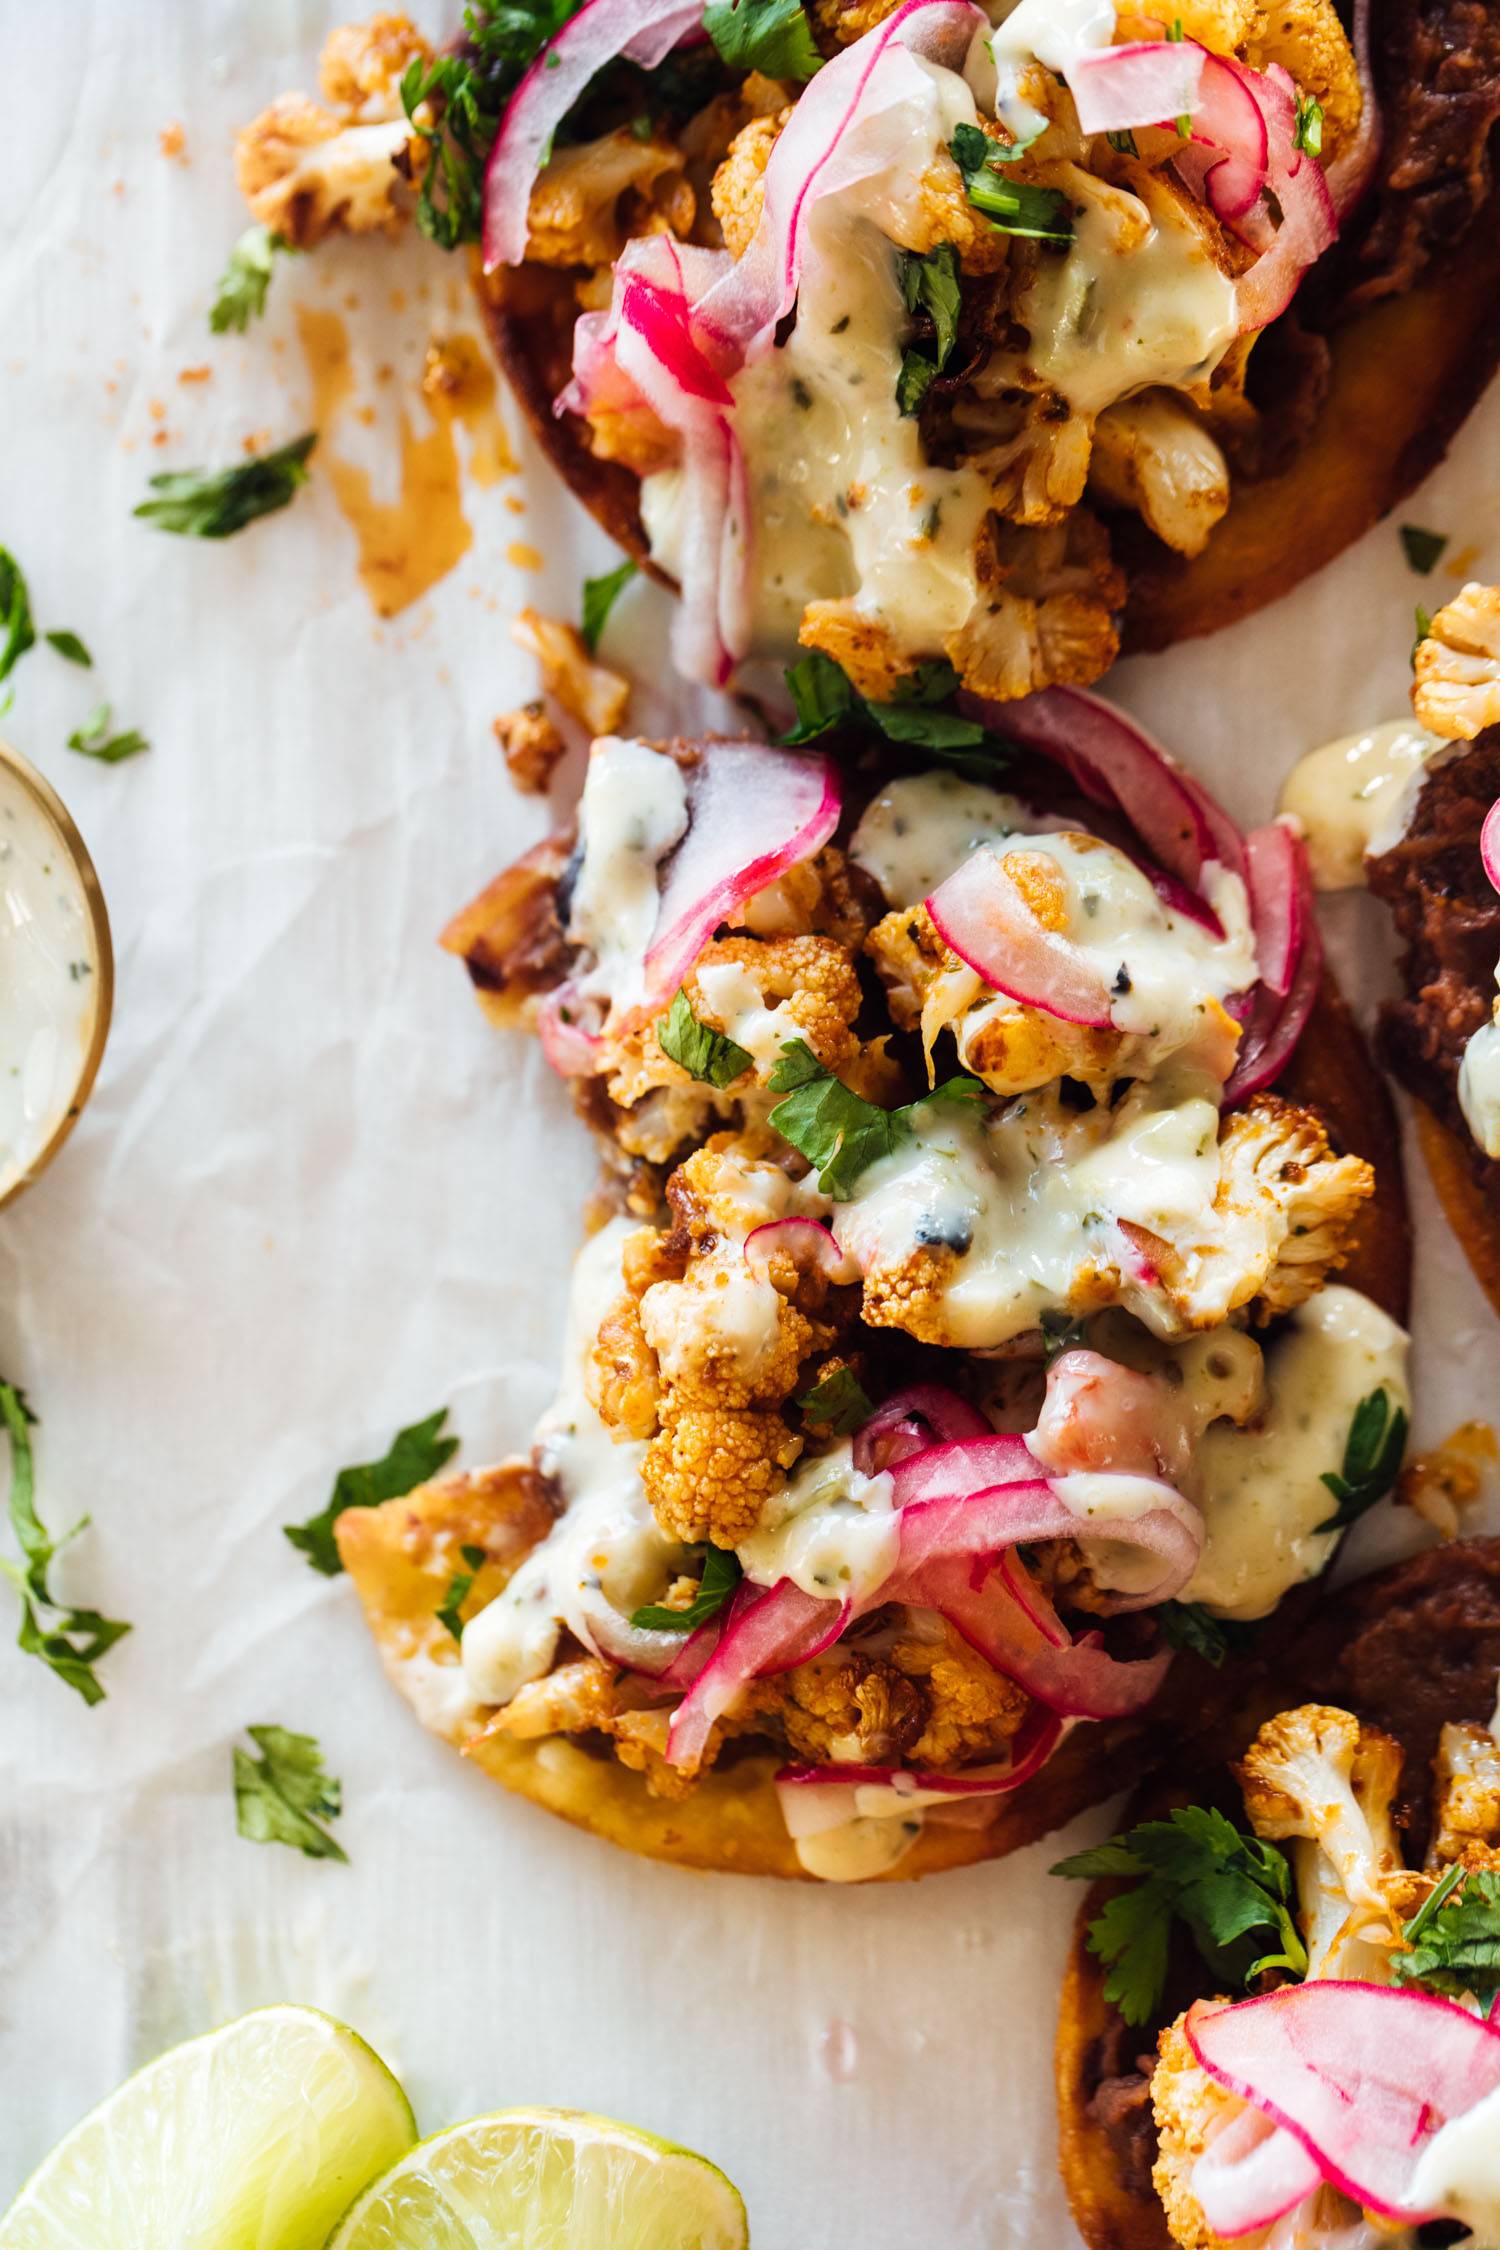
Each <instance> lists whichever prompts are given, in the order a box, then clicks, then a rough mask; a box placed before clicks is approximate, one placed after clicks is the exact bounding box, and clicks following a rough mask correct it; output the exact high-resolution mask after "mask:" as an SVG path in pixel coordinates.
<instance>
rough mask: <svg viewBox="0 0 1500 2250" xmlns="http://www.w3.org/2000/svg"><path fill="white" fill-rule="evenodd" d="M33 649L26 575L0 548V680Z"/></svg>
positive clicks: (33, 642)
mask: <svg viewBox="0 0 1500 2250" xmlns="http://www.w3.org/2000/svg"><path fill="white" fill-rule="evenodd" d="M35 645H36V627H35V626H34V625H33V624H32V622H31V594H30V591H29V589H28V587H27V584H26V574H25V572H24V571H23V570H22V568H21V566H20V564H19V563H18V562H17V561H16V558H15V556H14V555H13V554H12V553H11V552H10V550H9V548H7V547H0V680H3V679H6V678H7V677H8V676H9V674H10V673H11V672H12V671H13V670H14V669H15V667H16V665H17V664H18V663H19V662H20V660H21V658H22V657H23V656H24V655H25V654H26V651H27V650H28V649H29V648H34V647H35Z"/></svg>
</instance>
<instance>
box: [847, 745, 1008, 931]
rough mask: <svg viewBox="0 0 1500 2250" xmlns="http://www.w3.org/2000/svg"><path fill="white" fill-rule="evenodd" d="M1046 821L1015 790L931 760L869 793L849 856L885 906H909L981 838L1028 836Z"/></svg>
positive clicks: (987, 840)
mask: <svg viewBox="0 0 1500 2250" xmlns="http://www.w3.org/2000/svg"><path fill="white" fill-rule="evenodd" d="M1047 825H1048V823H1047V821H1046V820H1045V819H1043V818H1041V817H1039V816H1038V815H1037V814H1036V813H1034V812H1033V811H1032V810H1031V808H1030V806H1029V805H1025V804H1023V803H1022V801H1021V799H1020V798H1019V797H1010V796H1006V795H1005V794H1004V792H1003V791H1001V790H998V789H987V788H986V787H985V786H984V784H983V782H979V781H966V780H964V778H963V776H962V775H961V774H956V773H945V772H944V771H943V769H942V768H941V767H935V768H934V769H933V770H932V771H931V772H930V773H912V774H905V775H903V776H902V778H901V779H900V780H899V781H893V782H892V783H891V784H890V785H889V787H888V788H885V789H882V790H881V792H880V794H879V796H878V797H874V798H872V799H871V801H870V803H869V805H868V806H867V807H866V809H865V812H864V814H863V816H862V817H861V820H860V823H859V826H858V827H857V828H856V829H855V831H854V835H853V837H852V839H851V841H850V845H849V856H850V858H851V859H854V860H856V861H857V862H858V863H859V865H860V866H861V867H863V868H864V869H865V871H866V872H867V873H868V874H870V875H873V876H874V878H875V880H876V882H877V883H878V884H879V885H880V888H881V889H882V891H884V893H885V896H886V901H887V903H888V904H889V905H891V906H915V905H916V904H917V901H918V900H919V899H924V898H926V897H927V896H928V895H929V893H930V892H932V891H935V890H936V889H937V887H938V885H939V883H941V882H942V880H943V878H944V876H946V875H951V874H952V873H953V871H954V869H955V868H956V867H959V866H960V865H961V864H962V863H963V861H964V860H966V859H967V858H968V856H969V854H970V852H972V851H976V850H977V849H978V847H979V846H980V845H981V844H989V843H995V842H999V841H1001V840H1003V839H1004V838H1005V837H1007V836H1014V835H1029V834H1031V833H1032V832H1034V831H1035V830H1038V829H1042V828H1045V827H1046V826H1047Z"/></svg>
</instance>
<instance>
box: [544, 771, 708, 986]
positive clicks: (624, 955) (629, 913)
mask: <svg viewBox="0 0 1500 2250" xmlns="http://www.w3.org/2000/svg"><path fill="white" fill-rule="evenodd" d="M578 819H579V831H578V832H579V844H580V847H581V853H582V857H581V861H580V865H579V869H578V877H577V880H576V882H575V883H574V885H573V897H572V901H571V904H570V907H569V912H568V936H569V938H570V939H571V940H572V942H573V943H574V944H575V945H578V946H583V947H585V948H586V949H587V950H588V951H589V952H591V953H592V954H593V955H594V966H593V967H592V968H591V969H590V970H589V971H588V972H587V974H586V975H585V976H584V977H583V978H581V979H580V984H581V986H582V988H583V990H585V991H586V992H590V993H595V994H598V995H599V996H600V997H601V998H603V999H606V1000H608V1001H610V1002H612V1003H613V1005H614V1006H615V1008H616V1009H617V1010H620V1011H624V1010H625V1009H628V1008H631V1007H634V1006H635V1005H636V1004H637V1003H638V1002H639V1001H640V1000H641V999H642V997H643V996H644V993H645V959H646V948H647V946H648V945H649V944H650V942H651V933H652V931H653V930H654V929H655V927H656V915H657V907H658V905H659V903H660V893H659V889H658V884H657V869H658V867H659V866H660V865H661V862H662V860H663V859H664V858H665V857H666V855H667V853H668V852H669V851H670V850H671V849H672V846H673V845H674V844H675V843H677V842H678V841H679V840H680V839H681V837H682V835H683V834H684V832H685V831H686V828H687V824H688V806H687V789H686V786H685V785H684V782H683V778H682V772H681V769H680V767H679V766H678V765H677V763H676V761H675V759H672V758H665V757H663V756H662V754H661V752H660V751H659V750H654V749H653V748H652V747H651V746H650V744H649V743H645V742H631V741H622V740H621V739H620V738H619V737H618V736H615V735H606V736H604V738H603V739H602V740H601V741H598V742H596V743H595V744H594V747H593V750H592V752H591V753H590V756H589V770H588V776H587V779H586V780H585V782H584V785H583V801H582V803H581V805H580V806H579V814H578Z"/></svg>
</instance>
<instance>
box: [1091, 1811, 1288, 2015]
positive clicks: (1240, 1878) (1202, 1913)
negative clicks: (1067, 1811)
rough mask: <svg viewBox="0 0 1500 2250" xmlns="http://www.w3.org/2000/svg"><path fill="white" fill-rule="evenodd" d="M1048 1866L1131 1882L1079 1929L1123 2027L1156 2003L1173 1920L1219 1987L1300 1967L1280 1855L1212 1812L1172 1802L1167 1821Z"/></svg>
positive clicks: (1283, 1858)
mask: <svg viewBox="0 0 1500 2250" xmlns="http://www.w3.org/2000/svg"><path fill="white" fill-rule="evenodd" d="M1051 1872H1052V1873H1053V1874H1054V1875H1066V1876H1070V1877H1073V1878H1075V1879H1078V1880H1082V1881H1089V1882H1091V1881H1093V1880H1094V1879H1095V1878H1096V1877H1099V1876H1119V1877H1123V1878H1124V1879H1125V1880H1126V1881H1128V1882H1129V1883H1130V1885H1131V1888H1130V1889H1129V1890H1123V1891H1118V1892H1116V1894H1115V1896H1114V1897H1113V1898H1111V1899H1109V1900H1108V1901H1107V1903H1106V1904H1105V1906H1104V1908H1103V1909H1102V1911H1101V1912H1100V1913H1099V1914H1097V1915H1096V1916H1095V1917H1094V1919H1093V1921H1092V1922H1090V1924H1089V1926H1088V1945H1089V1951H1090V1952H1091V1953H1094V1954H1096V1955H1097V1956H1098V1958H1099V1959H1100V1960H1101V1961H1102V1962H1103V1963H1104V1964H1105V1966H1106V1968H1107V1969H1108V1972H1109V1974H1108V1976H1107V1977H1106V1979H1105V1985H1104V1997H1105V1998H1106V2000H1112V2001H1113V2002H1114V2004H1115V2005H1116V2007H1118V2009H1119V2011H1120V2013H1121V2015H1122V2016H1123V2017H1124V2018H1125V2021H1126V2022H1127V2023H1129V2024H1143V2023H1147V2022H1149V2021H1150V2019H1151V2017H1152V2015H1153V2014H1154V2013H1155V2011H1156V2009H1157V2008H1158V2007H1159V2006H1160V2004H1161V1998H1162V1993H1163V1991H1164V1990H1165V1987H1166V1979H1167V1960H1168V1946H1169V1942H1170V1938H1171V1930H1172V1923H1173V1920H1174V1919H1176V1920H1178V1921H1181V1922H1183V1923H1185V1924H1186V1926H1187V1928H1188V1930H1189V1932H1190V1933H1191V1935H1192V1939H1193V1943H1194V1944H1195V1945H1196V1946H1197V1948H1198V1951H1199V1953H1200V1954H1201V1955H1202V1957H1203V1959H1204V1961H1205V1962H1206V1963H1207V1965H1208V1967H1209V1968H1210V1969H1211V1970H1212V1971H1213V1974H1214V1975H1215V1977H1216V1978H1219V1979H1220V1980H1222V1981H1223V1982H1224V1983H1226V1984H1231V1985H1238V1986H1240V1987H1244V1986H1246V1985H1248V1984H1249V1983H1250V1982H1251V1981H1252V1979H1253V1978H1255V1977H1257V1976H1259V1975H1260V1973H1261V1971H1262V1970H1264V1969H1289V1970H1290V1971H1291V1972H1292V1974H1293V1975H1294V1976H1301V1975H1302V1974H1303V1972H1304V1971H1305V1970H1306V1967H1307V1953H1306V1950H1305V1948H1304V1946H1303V1943H1302V1940H1301V1938H1300V1936H1299V1935H1298V1933H1297V1926H1296V1923H1295V1922H1294V1921H1293V1919H1292V1912H1291V1900H1292V1895H1293V1894H1292V1873H1291V1868H1290V1866H1289V1865H1288V1863H1287V1859H1286V1855H1285V1854H1284V1853H1283V1852H1279V1851H1278V1850H1277V1849H1276V1846H1275V1845H1274V1844H1266V1843H1262V1842H1261V1841H1260V1839H1259V1838H1258V1837H1254V1836H1244V1835H1242V1834H1241V1833H1240V1831H1239V1829H1237V1828H1236V1827H1235V1826H1234V1825H1233V1823H1232V1822H1230V1821H1228V1820H1226V1819H1225V1817H1224V1815H1223V1814H1222V1813H1221V1812H1213V1811H1210V1810H1208V1809H1206V1808H1205V1807H1203V1806H1201V1805H1180V1806H1179V1807H1178V1808H1177V1809H1176V1810H1175V1811H1174V1812H1173V1813H1172V1814H1171V1815H1170V1817H1169V1818H1168V1819H1166V1820H1148V1821H1145V1822H1143V1823H1142V1824H1141V1826H1139V1827H1138V1828H1132V1829H1130V1830H1129V1831H1128V1833H1127V1834H1125V1835H1121V1836H1114V1837H1111V1839H1110V1841H1109V1842H1108V1843H1107V1844H1099V1845H1096V1846H1095V1847H1094V1849H1093V1850H1091V1851H1083V1852H1075V1853H1074V1854H1073V1856H1072V1857H1071V1858H1070V1859H1064V1860H1059V1862H1058V1864H1057V1865H1056V1866H1055V1867H1054V1868H1053V1869H1052V1870H1051Z"/></svg>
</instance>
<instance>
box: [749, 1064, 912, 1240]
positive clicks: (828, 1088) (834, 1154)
mask: <svg viewBox="0 0 1500 2250" xmlns="http://www.w3.org/2000/svg"><path fill="white" fill-rule="evenodd" d="M770 1087H771V1091H772V1093H773V1094H781V1095H784V1096H785V1099H784V1100H782V1101H780V1102H778V1103H777V1105H776V1107H775V1108H774V1109H773V1110H772V1112H771V1116H770V1122H771V1124H772V1125H773V1126H774V1127H775V1128H776V1131H777V1132H778V1133H780V1134H781V1136H782V1138H783V1139H784V1140H788V1141H790V1142H791V1144H792V1146H793V1148H795V1149H797V1150H799V1151H800V1153H801V1154H802V1155H803V1156H805V1157H806V1158H807V1160H808V1162H809V1164H812V1165H814V1166H816V1168H817V1173H818V1186H819V1187H820V1188H821V1189H822V1191H823V1193H824V1194H825V1195H831V1196H832V1197H833V1198H834V1200H835V1202H839V1203H844V1202H847V1201H848V1199H849V1197H850V1196H851V1195H852V1194H853V1192H854V1183H855V1181H856V1180H857V1179H858V1178H859V1176H860V1174H861V1172H864V1171H866V1170H868V1168H869V1166H870V1165H872V1164H875V1163H878V1162H879V1160H880V1158H881V1157H883V1156H889V1155H890V1154H891V1153H892V1151H893V1150H894V1149H896V1148H899V1147H900V1145H901V1143H902V1142H903V1141H904V1140H906V1139H907V1138H908V1137H909V1135H910V1131H911V1128H910V1126H909V1125H908V1124H907V1122H906V1119H905V1117H904V1116H903V1114H902V1112H901V1111H900V1110H899V1109H880V1108H878V1107H877V1106H876V1104H875V1103H874V1102H867V1101H866V1100H865V1098H864V1096H863V1095H862V1094H856V1093H853V1092H851V1090H850V1089H849V1087H847V1086H846V1085H845V1084H844V1083H843V1081H842V1080H841V1079H838V1078H835V1077H834V1075H833V1072H832V1071H831V1070H827V1069H825V1068H824V1066H823V1064H822V1063H820V1062H819V1060H818V1058H817V1056H816V1055H815V1054H814V1053H813V1051H812V1049H811V1047H809V1046H808V1044H807V1041H806V1040H805V1039H792V1040H789V1041H788V1042H787V1044H786V1045H785V1046H784V1047H783V1048H782V1050H781V1059H780V1061H779V1062H778V1063H777V1065H776V1067H775V1069H774V1070H773V1071H772V1073H771V1078H770Z"/></svg>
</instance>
